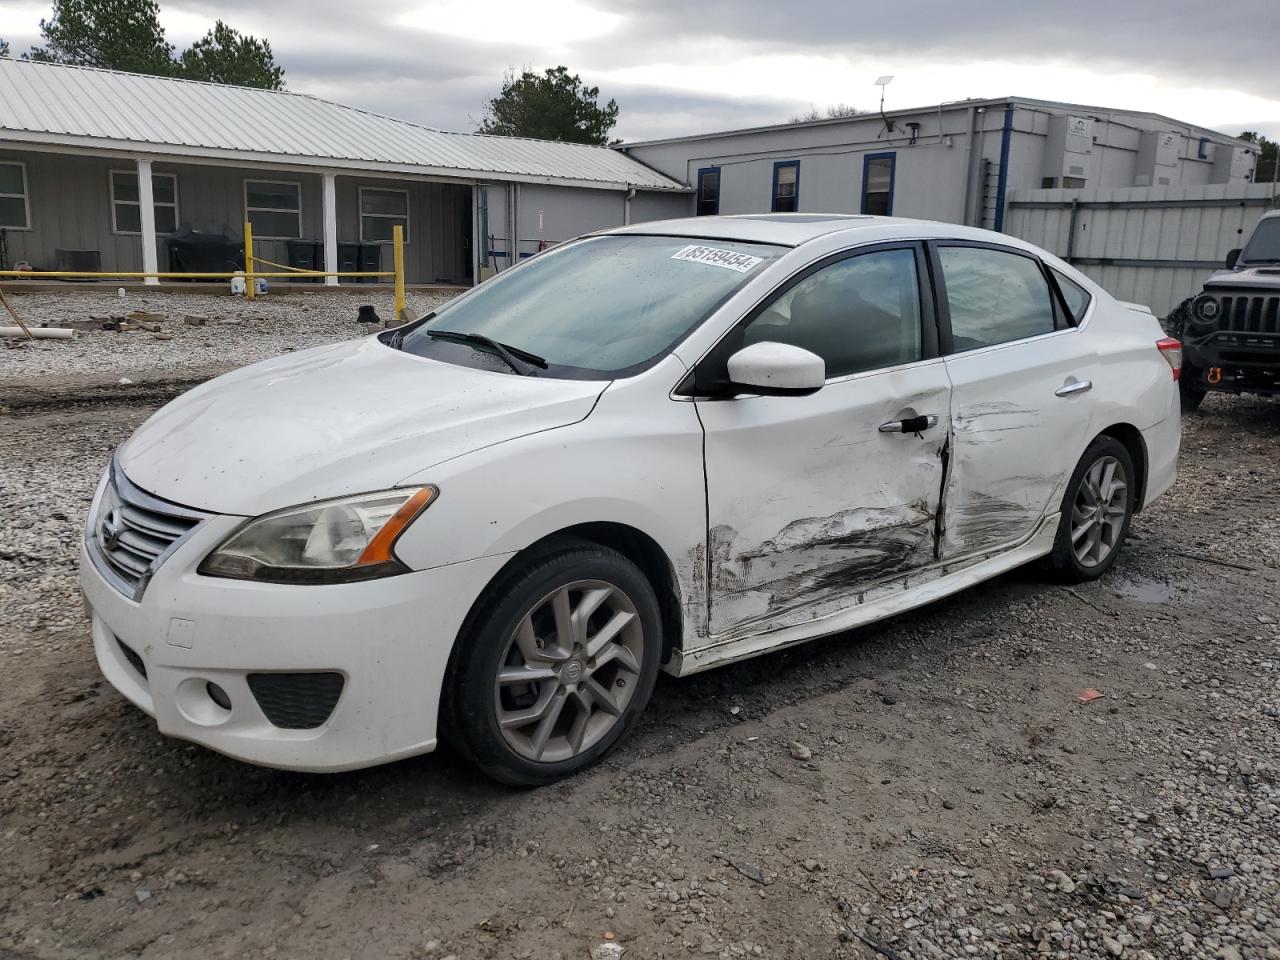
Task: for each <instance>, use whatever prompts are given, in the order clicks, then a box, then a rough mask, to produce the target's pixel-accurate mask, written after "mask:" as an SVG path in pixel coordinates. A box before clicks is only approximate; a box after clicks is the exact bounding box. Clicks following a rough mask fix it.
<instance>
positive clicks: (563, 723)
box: [494, 580, 644, 763]
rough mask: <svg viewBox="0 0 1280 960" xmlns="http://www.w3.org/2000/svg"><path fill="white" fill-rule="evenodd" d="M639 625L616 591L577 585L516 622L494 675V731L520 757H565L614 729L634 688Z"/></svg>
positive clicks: (598, 584) (597, 584)
mask: <svg viewBox="0 0 1280 960" xmlns="http://www.w3.org/2000/svg"><path fill="white" fill-rule="evenodd" d="M643 660H644V628H643V626H642V624H641V621H640V616H639V614H638V613H637V611H636V606H635V604H634V603H633V602H632V600H631V598H630V597H628V596H627V595H626V593H625V592H624V591H623V590H622V589H621V588H620V587H618V586H616V585H614V584H611V583H606V582H604V581H601V580H578V581H575V582H573V583H570V584H567V585H565V586H562V587H558V588H557V589H556V590H554V591H552V592H551V593H549V594H548V595H547V596H545V597H543V598H542V599H541V600H539V601H538V602H537V603H536V604H534V605H533V607H531V608H530V609H529V610H528V611H527V612H526V613H525V614H524V616H523V617H521V618H520V620H519V622H518V623H517V625H516V628H515V630H514V631H513V633H512V635H511V637H510V638H509V639H508V641H507V647H506V650H505V651H504V653H503V656H502V658H501V660H500V661H499V663H500V666H499V668H498V674H497V676H496V677H495V678H494V704H495V712H496V720H497V723H498V729H499V730H500V731H501V733H502V738H503V740H504V741H506V743H507V745H508V746H509V747H510V748H511V749H512V750H514V751H515V752H516V753H517V754H519V755H520V756H522V757H524V758H526V759H529V760H534V761H538V762H543V763H554V762H558V761H563V760H569V759H571V758H573V757H575V756H577V755H578V754H580V753H582V752H583V751H585V750H589V749H590V748H591V747H592V746H594V745H595V744H596V743H598V742H599V741H600V740H601V739H603V738H604V737H605V736H606V735H607V734H608V733H609V731H610V730H612V729H613V728H614V726H615V725H616V724H618V723H619V722H620V720H621V718H622V717H623V716H624V714H625V713H626V710H627V705H628V704H629V703H630V702H631V699H632V697H633V696H634V695H635V691H636V689H637V688H638V686H639V684H638V683H637V680H638V677H639V674H640V670H641V667H642V664H643Z"/></svg>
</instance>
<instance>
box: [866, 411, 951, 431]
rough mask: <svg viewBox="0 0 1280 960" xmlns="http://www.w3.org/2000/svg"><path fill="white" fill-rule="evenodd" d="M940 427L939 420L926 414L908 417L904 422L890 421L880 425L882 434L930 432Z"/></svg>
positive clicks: (930, 414)
mask: <svg viewBox="0 0 1280 960" xmlns="http://www.w3.org/2000/svg"><path fill="white" fill-rule="evenodd" d="M937 425H938V418H937V417H935V416H934V415H933V414H932V413H926V414H923V415H921V416H919V417H907V418H906V419H904V420H890V421H889V422H888V423H882V424H880V432H881V433H920V432H921V431H922V430H928V429H929V428H930V427H936V426H937Z"/></svg>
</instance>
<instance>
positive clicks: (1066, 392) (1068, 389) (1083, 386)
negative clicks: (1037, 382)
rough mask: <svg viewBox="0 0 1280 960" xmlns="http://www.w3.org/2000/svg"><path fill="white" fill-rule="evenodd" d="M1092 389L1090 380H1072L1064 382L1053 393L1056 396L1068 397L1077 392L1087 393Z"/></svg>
mask: <svg viewBox="0 0 1280 960" xmlns="http://www.w3.org/2000/svg"><path fill="white" fill-rule="evenodd" d="M1092 389H1093V381H1092V380H1072V381H1071V382H1070V383H1064V384H1063V385H1062V386H1060V387H1059V388H1058V389H1057V390H1055V391H1053V393H1054V396H1058V397H1070V396H1073V395H1075V394H1077V393H1088V392H1089V391H1090V390H1092Z"/></svg>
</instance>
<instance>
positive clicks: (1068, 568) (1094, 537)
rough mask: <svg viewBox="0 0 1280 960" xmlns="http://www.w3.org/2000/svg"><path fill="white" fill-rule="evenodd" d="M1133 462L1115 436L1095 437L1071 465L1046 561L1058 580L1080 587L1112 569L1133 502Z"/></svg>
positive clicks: (1135, 489)
mask: <svg viewBox="0 0 1280 960" xmlns="http://www.w3.org/2000/svg"><path fill="white" fill-rule="evenodd" d="M1136 478H1137V474H1136V472H1135V471H1134V469H1133V458H1132V457H1130V456H1129V451H1128V449H1127V448H1126V447H1125V445H1124V444H1123V443H1121V442H1120V441H1119V440H1117V439H1115V437H1106V436H1103V437H1098V439H1096V440H1094V441H1093V443H1091V444H1089V449H1087V450H1086V451H1085V452H1084V456H1083V457H1081V458H1080V462H1079V464H1077V465H1076V469H1075V472H1074V473H1072V475H1071V480H1070V482H1068V484H1067V489H1066V492H1065V493H1064V494H1063V496H1062V508H1061V519H1060V520H1059V521H1058V534H1057V537H1056V538H1055V540H1054V544H1053V552H1052V553H1051V554H1050V555H1049V563H1050V565H1051V566H1052V568H1053V571H1054V573H1055V574H1056V576H1057V579H1058V580H1061V581H1063V582H1065V583H1083V582H1085V581H1088V580H1097V579H1098V578H1099V577H1100V576H1102V575H1103V574H1104V573H1106V572H1107V571H1108V570H1110V569H1111V565H1112V564H1114V563H1115V560H1116V556H1117V555H1118V554H1119V552H1120V547H1121V545H1122V544H1123V543H1124V540H1125V537H1126V536H1127V535H1128V533H1129V523H1130V521H1131V520H1132V519H1133V508H1134V504H1135V503H1136V502H1137V482H1136Z"/></svg>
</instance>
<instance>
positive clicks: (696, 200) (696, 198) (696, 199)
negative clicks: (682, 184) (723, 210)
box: [693, 167, 724, 217]
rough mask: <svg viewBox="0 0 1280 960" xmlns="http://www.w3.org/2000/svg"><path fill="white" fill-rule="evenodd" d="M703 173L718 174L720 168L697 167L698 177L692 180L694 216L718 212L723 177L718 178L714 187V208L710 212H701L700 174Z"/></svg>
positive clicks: (712, 214) (704, 215) (710, 214)
mask: <svg viewBox="0 0 1280 960" xmlns="http://www.w3.org/2000/svg"><path fill="white" fill-rule="evenodd" d="M704 173H714V174H717V175H719V174H720V168H719V167H699V168H698V178H697V179H696V180H695V181H694V192H693V212H694V214H695V215H696V216H700V217H710V216H715V215H716V214H718V213H719V212H720V190H721V189H723V187H724V178H723V177H721V178H720V181H719V183H718V185H717V188H716V208H715V210H713V211H712V212H711V213H703V212H702V211H701V209H700V208H701V207H702V175H703V174H704Z"/></svg>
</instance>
